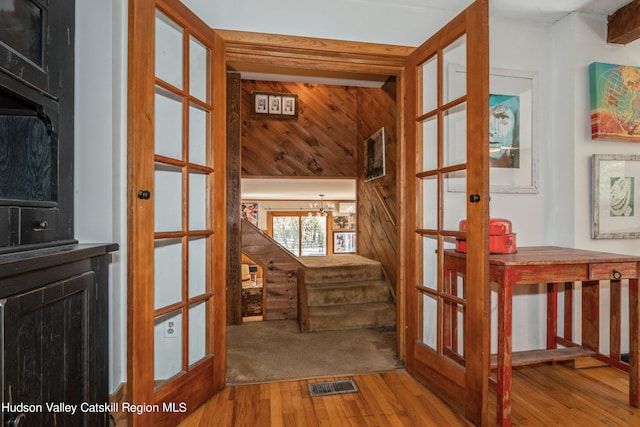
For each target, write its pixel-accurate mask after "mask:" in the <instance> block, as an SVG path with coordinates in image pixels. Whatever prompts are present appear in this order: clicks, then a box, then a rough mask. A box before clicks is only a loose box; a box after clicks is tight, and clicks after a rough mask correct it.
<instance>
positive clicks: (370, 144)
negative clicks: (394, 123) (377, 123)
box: [364, 127, 386, 182]
mask: <svg viewBox="0 0 640 427" xmlns="http://www.w3.org/2000/svg"><path fill="white" fill-rule="evenodd" d="M384 140H385V135H384V127H382V128H380V129H378V130H377V131H376V132H375V133H374V134H373V135H371V136H370V137H369V138H367V139H366V140H365V141H364V180H365V182H367V181H371V180H373V179H376V178H381V177H383V176H384V175H385V173H386V167H385V147H384V146H385V141H384Z"/></svg>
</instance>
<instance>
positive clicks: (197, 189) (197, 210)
mask: <svg viewBox="0 0 640 427" xmlns="http://www.w3.org/2000/svg"><path fill="white" fill-rule="evenodd" d="M207 178H208V175H206V174H203V173H190V174H189V230H204V229H206V228H207V201H208V200H209V198H208V197H207Z"/></svg>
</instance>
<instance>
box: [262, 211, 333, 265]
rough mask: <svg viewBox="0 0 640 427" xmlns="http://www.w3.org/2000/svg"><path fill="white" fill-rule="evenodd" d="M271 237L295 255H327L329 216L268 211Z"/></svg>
mask: <svg viewBox="0 0 640 427" xmlns="http://www.w3.org/2000/svg"><path fill="white" fill-rule="evenodd" d="M269 215H270V217H271V221H270V224H269V225H270V227H271V230H270V231H271V237H273V239H274V240H275V241H276V242H278V243H280V244H281V245H282V246H284V248H285V249H287V250H288V251H289V252H291V253H292V254H293V255H295V256H325V255H327V223H328V220H329V219H330V215H329V216H310V215H308V214H307V213H306V212H304V213H303V212H301V213H270V214H269Z"/></svg>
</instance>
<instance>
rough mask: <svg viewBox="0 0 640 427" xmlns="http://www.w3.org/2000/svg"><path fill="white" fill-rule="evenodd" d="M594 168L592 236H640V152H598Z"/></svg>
mask: <svg viewBox="0 0 640 427" xmlns="http://www.w3.org/2000/svg"><path fill="white" fill-rule="evenodd" d="M592 169H593V185H592V192H593V215H592V216H593V221H592V237H593V238H594V239H637V238H638V237H640V211H638V210H636V201H640V200H639V197H640V194H639V193H638V191H639V189H640V155H639V156H636V155H621V154H594V155H593V156H592Z"/></svg>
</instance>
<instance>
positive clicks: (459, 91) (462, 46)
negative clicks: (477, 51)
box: [442, 34, 467, 104]
mask: <svg viewBox="0 0 640 427" xmlns="http://www.w3.org/2000/svg"><path fill="white" fill-rule="evenodd" d="M442 57H443V76H442V81H443V92H444V96H443V102H444V103H445V104H446V103H448V102H450V101H453V100H454V99H457V98H459V97H460V96H463V95H465V94H466V93H467V80H466V78H460V74H464V76H465V77H466V72H465V71H466V65H467V36H466V34H465V35H463V36H462V37H460V38H459V39H458V40H456V41H454V42H453V43H451V44H450V45H448V46H447V47H446V48H445V49H444V52H443V55H442Z"/></svg>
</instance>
